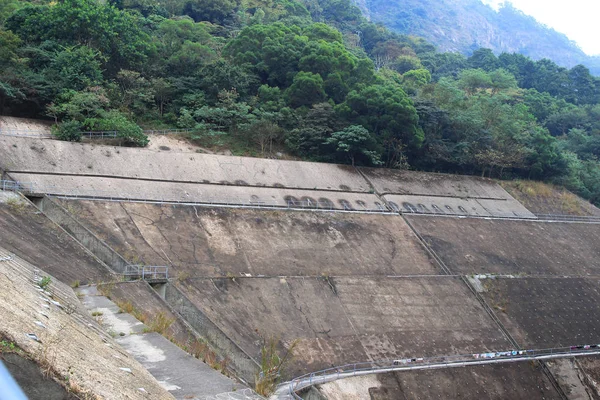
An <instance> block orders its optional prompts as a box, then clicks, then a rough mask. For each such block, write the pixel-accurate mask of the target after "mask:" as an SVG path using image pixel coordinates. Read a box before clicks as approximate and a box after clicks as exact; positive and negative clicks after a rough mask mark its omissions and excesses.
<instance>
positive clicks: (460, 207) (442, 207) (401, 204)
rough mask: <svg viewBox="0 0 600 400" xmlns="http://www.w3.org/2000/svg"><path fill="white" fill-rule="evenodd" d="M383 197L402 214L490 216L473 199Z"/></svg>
mask: <svg viewBox="0 0 600 400" xmlns="http://www.w3.org/2000/svg"><path fill="white" fill-rule="evenodd" d="M383 197H384V198H385V199H386V200H387V201H388V202H389V204H390V206H391V207H392V208H393V209H394V210H400V211H401V212H403V213H415V212H416V213H425V214H441V215H474V216H484V217H490V216H492V214H491V213H490V212H488V211H487V210H486V209H485V208H484V207H482V206H481V204H479V203H478V201H477V200H475V199H467V198H464V199H461V198H457V197H437V196H416V195H396V194H388V195H385V196H383Z"/></svg>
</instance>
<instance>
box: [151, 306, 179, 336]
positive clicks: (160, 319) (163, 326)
mask: <svg viewBox="0 0 600 400" xmlns="http://www.w3.org/2000/svg"><path fill="white" fill-rule="evenodd" d="M173 322H175V318H169V317H167V315H166V314H165V313H164V312H162V311H161V312H159V313H158V314H156V315H154V317H152V319H151V320H150V321H149V322H147V323H146V328H144V332H157V333H160V334H161V335H164V334H165V333H166V331H167V329H169V328H170V327H171V325H173Z"/></svg>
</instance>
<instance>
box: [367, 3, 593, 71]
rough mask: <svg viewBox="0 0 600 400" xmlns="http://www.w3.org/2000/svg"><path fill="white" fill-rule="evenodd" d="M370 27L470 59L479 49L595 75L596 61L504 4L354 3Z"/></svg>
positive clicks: (554, 33)
mask: <svg viewBox="0 0 600 400" xmlns="http://www.w3.org/2000/svg"><path fill="white" fill-rule="evenodd" d="M356 2H357V4H358V5H359V6H360V7H361V9H363V11H364V12H366V13H368V14H369V16H370V17H371V19H372V20H373V21H375V22H381V23H383V24H385V25H386V26H388V27H389V28H390V29H392V30H394V31H396V32H399V33H404V34H411V35H417V36H421V37H424V38H425V39H427V40H429V41H430V42H432V43H434V44H435V45H436V46H438V47H439V48H440V49H441V50H443V51H452V52H458V53H461V54H465V55H467V56H469V55H471V54H472V53H473V51H475V50H477V49H479V48H481V47H484V48H489V49H492V50H493V51H494V52H495V53H496V54H498V53H519V54H523V55H526V56H528V57H531V58H532V59H534V60H541V59H543V58H548V59H550V60H552V61H554V62H556V63H557V64H558V65H560V66H563V67H568V68H572V67H574V66H576V65H578V64H583V65H585V66H587V67H588V68H589V69H590V70H591V71H592V72H593V73H594V74H595V75H600V57H592V56H588V55H587V54H585V53H584V52H583V50H581V48H579V46H577V44H576V43H575V42H573V41H571V40H569V38H568V37H567V36H566V35H564V34H562V33H559V32H557V31H555V30H554V29H552V28H549V27H548V26H546V25H543V24H541V23H539V22H537V21H536V20H535V18H533V17H530V16H528V15H526V14H524V13H523V12H522V11H520V10H518V9H516V8H514V7H513V6H512V5H511V4H510V3H505V5H504V6H503V7H501V8H500V9H499V10H498V11H495V10H493V9H492V8H491V7H490V6H487V5H485V4H483V3H482V1H481V0H393V1H384V0H370V1H365V0H357V1H356Z"/></svg>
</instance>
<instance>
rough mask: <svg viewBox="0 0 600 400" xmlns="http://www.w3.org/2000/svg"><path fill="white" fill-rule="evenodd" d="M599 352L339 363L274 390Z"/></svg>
mask: <svg viewBox="0 0 600 400" xmlns="http://www.w3.org/2000/svg"><path fill="white" fill-rule="evenodd" d="M598 354H600V344H592V345H577V346H570V347H560V348H552V349H541V350H509V351H500V352H486V353H478V354H465V355H455V356H437V357H420V358H405V359H396V360H386V361H374V362H365V363H357V364H348V365H343V366H340V367H334V368H328V369H324V370H321V371H317V372H312V373H310V374H305V375H302V376H299V377H297V378H294V379H292V380H291V381H290V382H287V383H284V384H282V385H280V386H279V388H278V389H277V391H276V395H277V397H278V398H280V399H289V398H293V399H298V400H303V399H302V397H300V396H299V395H298V394H297V392H299V391H301V390H303V389H306V388H308V387H310V386H313V385H317V384H323V383H327V382H332V381H335V380H338V379H345V378H351V377H355V376H361V375H371V374H381V373H388V372H396V371H405V370H421V369H439V368H451V367H465V366H469V365H486V364H494V363H504V362H518V361H530V360H548V359H554V358H566V357H576V356H586V355H598Z"/></svg>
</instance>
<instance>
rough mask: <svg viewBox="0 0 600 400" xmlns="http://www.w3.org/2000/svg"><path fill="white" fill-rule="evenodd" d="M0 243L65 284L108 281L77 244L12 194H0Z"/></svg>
mask: <svg viewBox="0 0 600 400" xmlns="http://www.w3.org/2000/svg"><path fill="white" fill-rule="evenodd" d="M0 244H1V245H2V247H4V248H5V249H6V250H7V251H9V252H11V253H15V254H16V255H18V256H19V257H22V258H23V259H25V260H27V261H28V262H30V263H32V264H35V265H39V266H41V267H43V268H44V269H45V270H46V271H47V272H48V273H50V274H52V275H53V276H55V277H56V278H58V279H60V280H61V281H63V282H65V283H67V284H71V283H74V282H76V281H79V282H80V283H81V284H85V283H88V282H97V281H101V280H108V279H110V272H109V271H108V270H107V269H106V268H105V267H104V266H103V265H102V264H100V263H99V262H98V261H97V260H96V259H95V258H94V257H92V256H91V255H90V254H89V253H88V252H86V251H85V249H84V248H83V247H81V245H80V244H79V243H77V242H76V241H75V240H74V239H72V238H71V237H70V236H69V235H68V234H67V233H66V232H64V231H63V230H62V229H60V228H59V227H58V226H57V225H55V224H54V223H53V222H52V221H50V220H49V219H48V218H46V217H45V216H43V215H42V214H41V213H40V212H39V211H38V210H37V209H36V208H35V207H33V206H32V205H30V204H29V203H27V202H25V201H24V200H21V199H20V197H19V196H17V195H15V194H13V193H4V192H0Z"/></svg>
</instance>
